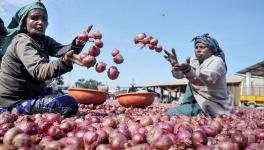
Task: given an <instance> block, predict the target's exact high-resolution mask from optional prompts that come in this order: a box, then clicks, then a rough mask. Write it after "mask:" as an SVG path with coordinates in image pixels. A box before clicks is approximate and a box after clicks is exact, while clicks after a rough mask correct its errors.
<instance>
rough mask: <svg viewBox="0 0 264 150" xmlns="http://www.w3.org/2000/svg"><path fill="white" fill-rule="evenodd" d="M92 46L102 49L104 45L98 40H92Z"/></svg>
mask: <svg viewBox="0 0 264 150" xmlns="http://www.w3.org/2000/svg"><path fill="white" fill-rule="evenodd" d="M94 45H95V46H97V47H98V48H102V47H103V46H104V43H103V41H102V40H100V39H95V40H94Z"/></svg>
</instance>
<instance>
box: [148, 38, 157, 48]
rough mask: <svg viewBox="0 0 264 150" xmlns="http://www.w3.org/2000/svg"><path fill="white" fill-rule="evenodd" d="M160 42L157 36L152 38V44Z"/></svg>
mask: <svg viewBox="0 0 264 150" xmlns="http://www.w3.org/2000/svg"><path fill="white" fill-rule="evenodd" d="M158 42H159V41H158V39H157V38H152V39H151V40H150V44H151V45H153V46H155V45H157V44H158Z"/></svg>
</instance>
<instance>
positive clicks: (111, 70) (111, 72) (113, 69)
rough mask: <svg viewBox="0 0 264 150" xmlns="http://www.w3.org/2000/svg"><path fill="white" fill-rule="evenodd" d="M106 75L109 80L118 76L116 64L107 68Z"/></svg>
mask: <svg viewBox="0 0 264 150" xmlns="http://www.w3.org/2000/svg"><path fill="white" fill-rule="evenodd" d="M107 76H108V78H109V79H111V80H115V79H117V78H118V76H119V71H118V69H117V67H116V66H111V67H109V68H108V70H107Z"/></svg>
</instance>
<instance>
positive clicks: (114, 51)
mask: <svg viewBox="0 0 264 150" xmlns="http://www.w3.org/2000/svg"><path fill="white" fill-rule="evenodd" d="M119 53H120V51H119V50H118V49H117V48H115V49H113V51H112V56H113V57H115V56H116V55H117V54H119Z"/></svg>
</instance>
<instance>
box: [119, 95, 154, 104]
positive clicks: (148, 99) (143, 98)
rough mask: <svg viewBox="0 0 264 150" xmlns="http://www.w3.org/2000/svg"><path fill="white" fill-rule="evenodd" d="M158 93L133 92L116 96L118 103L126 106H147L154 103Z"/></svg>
mask: <svg viewBox="0 0 264 150" xmlns="http://www.w3.org/2000/svg"><path fill="white" fill-rule="evenodd" d="M155 96H156V93H153V92H132V93H126V94H119V95H117V96H116V99H117V101H118V103H119V104H120V105H121V106H124V107H145V106H149V105H151V104H152V103H153V101H154V98H155Z"/></svg>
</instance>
